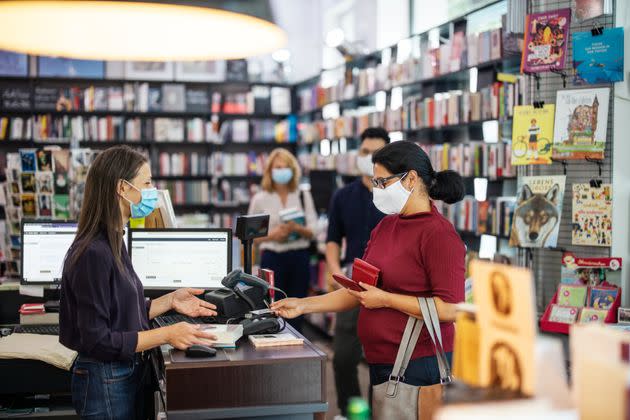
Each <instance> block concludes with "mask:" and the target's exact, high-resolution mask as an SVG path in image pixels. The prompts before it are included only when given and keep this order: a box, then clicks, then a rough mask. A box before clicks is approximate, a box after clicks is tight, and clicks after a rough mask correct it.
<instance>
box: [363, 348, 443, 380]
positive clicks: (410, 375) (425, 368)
mask: <svg viewBox="0 0 630 420" xmlns="http://www.w3.org/2000/svg"><path fill="white" fill-rule="evenodd" d="M446 358H447V359H448V363H449V365H450V364H452V361H453V353H446ZM393 368H394V366H393V365H370V385H372V386H374V385H378V384H382V383H383V382H386V381H387V380H388V379H389V375H391V374H392V369H393ZM403 382H404V383H406V384H409V385H413V386H428V385H435V384H439V383H440V370H439V369H438V364H437V358H436V357H435V356H427V357H421V358H419V359H415V360H411V361H409V366H407V370H406V371H405V378H404V380H403Z"/></svg>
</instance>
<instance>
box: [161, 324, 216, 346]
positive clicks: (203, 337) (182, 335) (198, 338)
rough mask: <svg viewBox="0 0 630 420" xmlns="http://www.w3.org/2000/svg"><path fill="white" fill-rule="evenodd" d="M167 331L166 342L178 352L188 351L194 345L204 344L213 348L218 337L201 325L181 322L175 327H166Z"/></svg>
mask: <svg viewBox="0 0 630 420" xmlns="http://www.w3.org/2000/svg"><path fill="white" fill-rule="evenodd" d="M164 329H165V330H166V342H167V343H168V344H170V345H171V346H173V347H175V348H176V349H178V350H186V349H187V348H188V347H190V346H192V345H193V344H203V345H206V346H211V345H213V344H214V343H215V342H216V341H217V337H216V336H215V335H214V334H211V333H209V332H207V331H205V330H202V329H200V326H199V325H196V324H189V323H188V322H179V323H177V324H174V325H169V326H168V327H164Z"/></svg>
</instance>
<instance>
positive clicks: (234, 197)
mask: <svg viewBox="0 0 630 420" xmlns="http://www.w3.org/2000/svg"><path fill="white" fill-rule="evenodd" d="M254 88H257V90H256V89H254ZM260 88H262V91H263V92H264V91H265V89H266V92H267V96H264V95H263V96H262V97H261V95H260V91H261V89H260ZM191 92H192V93H191ZM168 95H170V96H168ZM167 96H168V97H169V98H171V99H169V100H167V99H166V98H167ZM173 98H175V100H173ZM167 105H168V106H167ZM291 105H292V88H291V86H289V85H286V84H282V83H264V82H260V83H259V82H240V81H225V82H180V81H170V80H169V81H152V80H135V79H134V80H127V79H86V78H80V79H75V78H39V77H28V78H11V77H0V154H2V155H4V154H6V153H12V152H17V151H18V149H25V148H44V147H46V146H61V147H62V148H74V147H79V148H89V149H94V150H102V149H104V148H107V147H111V146H116V145H129V146H131V147H134V148H139V149H142V150H143V152H144V153H145V154H146V155H147V156H148V157H149V158H150V160H151V163H152V169H153V171H152V172H153V175H154V179H155V183H156V185H158V187H161V188H167V189H169V190H170V192H171V198H172V200H173V207H174V209H175V211H176V213H177V214H178V215H183V214H186V213H206V214H209V215H210V218H211V221H212V222H213V223H218V224H219V225H224V226H228V225H229V226H231V221H232V220H233V216H234V215H236V214H239V213H244V212H246V211H247V207H248V202H249V199H250V198H251V195H252V194H253V193H254V192H255V185H256V184H258V183H259V182H260V180H261V179H262V178H261V176H260V175H259V174H258V173H262V167H261V166H262V163H263V162H264V160H265V156H267V155H268V154H269V153H270V152H271V150H272V149H274V148H276V147H284V148H287V149H289V150H291V151H294V152H295V148H296V145H295V142H290V141H289V139H290V135H291V134H290V124H291V123H290V121H289V120H290V115H291V111H292V108H291ZM158 122H159V123H161V124H162V127H161V128H159V127H158V125H159V124H158ZM14 124H17V127H15V132H14V131H13V130H14ZM279 126H280V127H279ZM279 128H280V129H279ZM175 155H181V156H184V155H185V156H186V157H185V158H184V159H182V161H181V162H183V163H182V166H178V167H177V168H178V169H177V170H173V169H172V168H173V166H172V165H170V163H171V161H173V162H174V161H175V160H173V159H172V158H174V157H180V156H175ZM191 155H195V159H196V160H194V161H193V162H195V164H197V161H198V160H200V159H203V160H205V162H204V163H203V165H200V166H199V167H198V168H195V169H194V170H192V169H191V168H190V167H189V165H190V161H189V160H188V159H189V158H190V156H191ZM216 155H221V156H225V157H227V158H231V157H234V156H236V155H239V157H240V158H242V157H243V156H247V158H249V157H250V156H254V158H255V159H256V161H255V164H256V167H257V169H256V171H251V170H250V169H249V168H248V165H249V164H250V162H249V161H247V162H246V163H247V166H246V167H244V165H243V159H241V160H239V164H240V166H238V169H234V168H232V166H229V167H228V168H227V169H225V170H224V169H223V168H222V167H221V166H219V167H218V168H219V170H216V171H215V169H214V168H215V167H214V166H212V165H211V160H212V159H213V157H215V156H216ZM164 157H168V159H167V161H168V162H169V164H168V165H167V168H171V169H168V170H167V171H163V170H162V169H163V168H161V166H160V165H161V163H163V162H161V161H160V158H163V159H164ZM233 160H234V161H236V159H233ZM228 161H229V162H232V159H228ZM184 163H185V165H186V166H183V165H184ZM201 167H203V169H204V170H203V171H200V170H199V169H200V168H201ZM183 168H184V169H183ZM229 168H232V169H229ZM253 172H254V173H253ZM2 178H4V173H3V174H2Z"/></svg>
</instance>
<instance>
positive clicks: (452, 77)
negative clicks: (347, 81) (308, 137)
mask: <svg viewBox="0 0 630 420" xmlns="http://www.w3.org/2000/svg"><path fill="white" fill-rule="evenodd" d="M519 64H520V57H505V58H499V59H495V60H490V61H487V62H484V63H480V64H478V65H475V66H469V67H466V68H463V69H460V70H457V71H454V72H448V73H445V74H441V75H439V76H434V77H427V78H423V79H418V80H414V81H410V82H406V83H399V84H396V85H394V86H391V87H388V88H383V89H380V90H378V91H375V92H371V93H368V94H365V95H360V96H355V97H351V98H343V99H340V100H336V101H331V102H327V103H326V104H324V105H321V106H318V107H316V108H312V109H305V110H300V111H299V112H298V115H300V116H308V115H313V114H317V113H321V112H322V111H323V109H324V107H325V106H326V105H329V104H332V103H338V104H339V106H340V107H354V106H356V103H357V102H367V101H369V100H373V99H374V97H375V96H376V94H377V93H379V92H384V93H385V94H387V95H391V93H392V89H395V88H402V89H405V88H418V87H423V86H430V85H436V84H440V83H453V82H466V81H468V80H469V78H470V76H469V73H470V71H471V70H472V69H477V71H478V72H483V71H488V70H493V71H500V70H503V69H504V68H506V67H513V66H517V65H519ZM303 83H304V82H303Z"/></svg>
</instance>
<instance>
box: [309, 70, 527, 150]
mask: <svg viewBox="0 0 630 420" xmlns="http://www.w3.org/2000/svg"><path fill="white" fill-rule="evenodd" d="M512 77H513V80H514V82H510V83H508V82H494V83H493V84H492V85H491V86H488V87H485V88H482V89H480V90H479V92H463V91H460V90H458V91H448V92H442V93H436V94H435V95H433V96H428V97H425V96H412V97H409V98H407V99H406V100H405V101H404V102H403V106H402V107H400V108H397V109H387V110H386V111H383V112H378V111H377V112H368V113H363V114H359V115H357V114H356V113H354V114H353V115H342V116H340V117H339V118H335V119H327V120H318V121H313V122H310V123H301V124H300V127H299V132H300V139H301V140H302V141H303V142H304V143H312V142H314V141H317V140H321V139H324V138H327V139H332V138H342V137H358V136H359V135H360V134H361V132H363V130H365V129H366V128H368V127H373V126H383V127H385V129H386V130H388V131H401V130H402V131H414V130H420V129H423V128H439V127H445V126H453V125H460V124H468V123H471V122H478V121H486V120H497V119H501V120H503V119H507V118H511V117H512V116H513V115H514V107H515V106H517V105H522V104H523V103H524V101H526V100H528V95H527V94H526V89H525V81H524V79H523V78H522V77H521V76H512Z"/></svg>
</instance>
